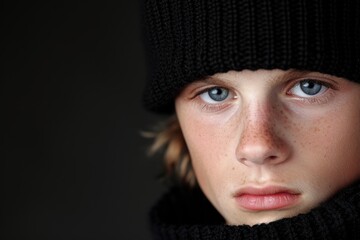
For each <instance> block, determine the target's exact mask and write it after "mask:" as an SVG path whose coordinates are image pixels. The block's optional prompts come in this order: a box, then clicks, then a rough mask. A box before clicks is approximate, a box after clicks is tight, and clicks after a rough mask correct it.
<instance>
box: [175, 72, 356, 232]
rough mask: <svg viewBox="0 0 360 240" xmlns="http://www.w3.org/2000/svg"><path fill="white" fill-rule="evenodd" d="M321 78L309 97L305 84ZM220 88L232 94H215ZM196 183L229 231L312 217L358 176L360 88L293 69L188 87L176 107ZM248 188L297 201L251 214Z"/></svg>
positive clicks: (227, 76) (228, 76) (223, 76)
mask: <svg viewBox="0 0 360 240" xmlns="http://www.w3.org/2000/svg"><path fill="white" fill-rule="evenodd" d="M306 79H311V81H312V82H313V81H314V80H316V81H317V82H316V84H317V86H320V87H321V91H320V92H319V93H316V94H310V95H309V94H307V93H304V91H303V90H302V89H301V88H300V85H299V82H300V81H303V80H306ZM214 87H217V88H218V89H219V88H221V89H222V91H223V92H224V91H228V93H229V95H228V97H226V98H225V99H221V100H220V101H214V100H213V99H211V98H210V97H209V96H210V95H209V89H210V88H214ZM175 106H176V113H177V116H178V119H179V122H180V126H181V128H182V131H183V134H184V138H185V141H186V144H187V146H188V149H189V153H190V156H191V159H192V165H193V169H194V172H195V175H196V178H197V181H198V183H199V185H200V187H201V189H202V190H203V192H204V194H205V195H206V196H207V198H208V199H209V201H210V202H211V203H212V204H213V205H214V207H215V208H216V209H217V210H218V211H219V213H220V214H221V215H222V216H223V217H224V218H225V220H226V222H227V224H231V225H242V224H246V225H255V224H260V223H268V222H272V221H275V220H278V219H282V218H286V217H292V216H295V215H298V214H300V213H306V212H308V211H309V210H310V209H312V208H314V207H316V206H318V205H319V204H320V203H322V202H324V201H325V200H327V199H329V198H330V197H331V196H333V195H334V194H335V193H336V192H338V191H339V190H340V189H342V188H344V187H345V186H347V185H349V184H350V183H352V182H354V181H355V180H357V179H359V178H360V160H359V157H358V156H360V124H359V119H360V107H359V106H360V84H357V83H354V82H351V81H348V80H345V79H342V78H338V77H335V76H331V75H326V74H321V73H316V72H300V71H295V70H288V71H283V70H277V69H276V70H257V71H250V70H243V71H241V72H235V71H230V72H227V73H219V74H215V75H214V76H211V77H209V78H206V79H204V80H201V81H197V82H194V83H191V84H189V85H188V86H187V87H186V88H184V89H183V90H182V92H181V93H180V95H179V96H178V97H177V98H176V102H175ZM245 187H252V188H255V189H263V188H266V187H282V188H286V189H289V190H291V191H292V192H293V193H296V197H297V200H296V201H295V202H293V203H292V204H291V205H290V206H286V207H281V208H278V209H260V210H251V209H247V208H244V207H243V206H241V204H239V202H238V195H237V194H238V193H239V191H241V190H242V189H243V188H245Z"/></svg>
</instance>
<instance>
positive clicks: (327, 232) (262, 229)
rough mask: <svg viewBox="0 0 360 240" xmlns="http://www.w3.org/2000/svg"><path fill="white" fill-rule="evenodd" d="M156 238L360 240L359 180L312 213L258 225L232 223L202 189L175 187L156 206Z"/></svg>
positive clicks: (194, 239)
mask: <svg viewBox="0 0 360 240" xmlns="http://www.w3.org/2000/svg"><path fill="white" fill-rule="evenodd" d="M150 220H151V225H152V230H153V234H154V239H156V240H167V239H171V240H178V239H187V240H188V239H193V240H205V239H217V240H222V239H224V240H225V239H226V240H229V239H287V240H291V239H327V240H328V239H337V240H338V239H347V240H348V239H360V181H358V182H356V183H355V184H352V185H351V186H349V187H347V188H345V189H343V190H342V191H340V192H339V193H337V194H336V195H335V196H334V197H332V198H331V199H329V200H328V201H327V202H325V203H323V204H321V205H320V206H318V207H316V208H314V209H313V210H311V211H310V212H309V213H306V214H300V215H298V216H295V217H292V218H287V219H281V220H278V221H274V222H271V223H268V224H259V225H255V226H252V227H250V226H246V225H243V226H229V225H226V224H225V222H224V219H223V218H222V217H221V215H220V214H219V213H218V212H217V211H216V210H215V209H214V208H213V206H212V205H211V204H210V203H209V201H208V200H207V199H206V197H205V196H204V195H203V194H202V192H201V190H200V189H198V188H195V189H186V188H181V187H173V188H172V189H171V190H170V191H169V192H168V193H167V194H165V195H164V197H163V198H162V199H161V200H160V201H159V202H158V203H157V204H156V205H155V206H154V207H153V209H152V210H151V212H150Z"/></svg>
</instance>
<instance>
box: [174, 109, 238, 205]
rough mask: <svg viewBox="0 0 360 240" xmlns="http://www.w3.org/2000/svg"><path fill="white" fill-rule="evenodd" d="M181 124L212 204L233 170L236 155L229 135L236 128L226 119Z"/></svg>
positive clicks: (201, 184) (209, 119)
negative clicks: (233, 157)
mask: <svg viewBox="0 0 360 240" xmlns="http://www.w3.org/2000/svg"><path fill="white" fill-rule="evenodd" d="M180 124H181V126H182V130H183V134H184V138H185V141H186V144H187V146H188V149H189V152H190V156H191V161H192V166H193V169H194V172H195V175H196V178H197V181H198V182H199V184H200V186H201V187H202V189H203V191H204V192H205V194H206V195H207V196H208V197H209V198H210V200H211V199H213V197H212V196H213V195H216V193H217V192H218V191H219V190H220V189H222V184H223V183H224V182H226V179H227V178H228V177H227V175H228V174H229V169H231V166H230V165H231V162H232V160H231V154H230V153H231V152H233V151H232V150H231V147H230V146H231V144H229V143H230V142H231V137H230V136H229V134H228V133H229V131H230V130H231V126H232V124H229V122H228V121H225V120H224V118H222V119H215V118H208V119H204V117H201V118H197V117H195V116H193V117H192V118H185V117H184V118H181V119H180ZM230 132H231V131H230Z"/></svg>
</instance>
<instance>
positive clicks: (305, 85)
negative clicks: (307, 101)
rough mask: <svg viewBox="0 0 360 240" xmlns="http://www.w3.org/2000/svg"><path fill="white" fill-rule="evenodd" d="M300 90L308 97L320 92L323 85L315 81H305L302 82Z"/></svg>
mask: <svg viewBox="0 0 360 240" xmlns="http://www.w3.org/2000/svg"><path fill="white" fill-rule="evenodd" d="M300 88H301V90H302V91H303V92H304V93H306V94H307V95H315V94H317V93H319V92H320V90H321V88H322V85H321V84H319V83H317V82H316V81H314V80H304V81H301V82H300Z"/></svg>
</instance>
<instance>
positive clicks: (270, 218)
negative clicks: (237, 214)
mask: <svg viewBox="0 0 360 240" xmlns="http://www.w3.org/2000/svg"><path fill="white" fill-rule="evenodd" d="M253 214H254V215H255V216H247V217H242V220H244V219H245V221H236V220H235V221H226V224H227V225H249V226H254V225H259V224H263V223H264V224H267V223H271V222H275V221H277V220H281V219H285V218H291V217H295V216H297V215H299V214H300V213H288V214H284V213H281V211H280V212H276V213H274V212H271V213H253Z"/></svg>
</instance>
